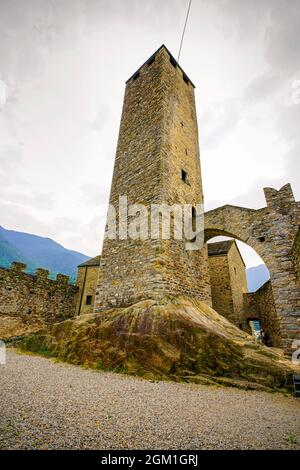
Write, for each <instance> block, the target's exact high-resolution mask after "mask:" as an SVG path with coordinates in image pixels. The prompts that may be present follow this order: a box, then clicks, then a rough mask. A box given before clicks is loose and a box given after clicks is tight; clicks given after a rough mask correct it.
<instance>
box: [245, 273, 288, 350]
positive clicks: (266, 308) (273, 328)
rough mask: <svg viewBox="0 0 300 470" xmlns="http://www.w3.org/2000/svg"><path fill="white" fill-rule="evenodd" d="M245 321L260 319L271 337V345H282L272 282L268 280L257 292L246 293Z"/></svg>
mask: <svg viewBox="0 0 300 470" xmlns="http://www.w3.org/2000/svg"><path fill="white" fill-rule="evenodd" d="M244 301H245V321H248V320H249V319H258V320H259V321H260V324H261V327H262V328H263V329H264V330H266V331H267V332H268V334H269V337H270V344H269V345H270V346H274V347H278V348H280V347H282V340H281V333H280V323H279V318H278V316H277V313H276V306H275V302H274V295H273V291H272V286H271V282H270V281H268V282H266V283H265V284H264V285H263V286H261V287H260V288H259V289H258V290H257V291H256V292H251V293H249V294H245V296H244Z"/></svg>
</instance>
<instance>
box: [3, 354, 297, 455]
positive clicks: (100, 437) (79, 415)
mask: <svg viewBox="0 0 300 470" xmlns="http://www.w3.org/2000/svg"><path fill="white" fill-rule="evenodd" d="M0 374H1V376H0V377H1V384H0V449H151V448H153V449H191V450H192V449H300V400H299V399H296V398H292V397H285V396H283V395H280V394H277V393H274V394H269V393H265V392H253V391H243V390H238V389H233V388H223V387H222V388H218V387H212V386H204V385H188V384H177V383H169V382H148V381H146V380H142V379H138V378H133V377H128V376H125V375H119V374H113V373H108V372H99V371H93V370H87V369H84V368H82V367H78V366H72V365H68V364H64V363H60V362H54V361H53V360H50V359H45V358H42V357H38V356H28V355H22V354H18V353H16V352H15V351H9V352H8V353H7V364H6V365H5V366H4V365H0Z"/></svg>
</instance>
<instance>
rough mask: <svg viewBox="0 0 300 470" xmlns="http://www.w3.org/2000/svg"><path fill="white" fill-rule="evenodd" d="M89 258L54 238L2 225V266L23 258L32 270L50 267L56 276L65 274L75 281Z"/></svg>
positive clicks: (21, 260) (0, 256)
mask: <svg viewBox="0 0 300 470" xmlns="http://www.w3.org/2000/svg"><path fill="white" fill-rule="evenodd" d="M88 259H89V256H86V255H84V254H82V253H79V252H77V251H72V250H68V249H67V248H64V247H63V246H62V245H59V243H56V242H55V241H53V240H51V238H44V237H39V236H38V235H31V234H29V233H23V232H16V231H14V230H6V229H5V228H3V227H1V226H0V265H1V266H4V267H9V266H10V264H11V262H12V261H20V262H23V263H26V264H27V267H28V268H27V271H28V272H34V271H35V269H36V268H38V267H40V268H45V269H48V270H49V271H50V273H51V276H52V277H53V276H55V275H56V274H57V273H62V274H67V275H68V276H70V277H71V278H72V279H73V280H74V279H75V278H76V272H77V266H78V265H79V264H81V263H83V262H84V261H86V260H88Z"/></svg>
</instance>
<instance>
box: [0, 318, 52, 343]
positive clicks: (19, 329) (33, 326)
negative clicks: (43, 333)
mask: <svg viewBox="0 0 300 470" xmlns="http://www.w3.org/2000/svg"><path fill="white" fill-rule="evenodd" d="M43 325H44V324H43V323H42V322H38V321H36V322H34V321H33V322H25V321H24V319H23V318H18V317H17V316H13V315H1V316H0V340H4V341H9V340H12V339H13V338H17V337H18V336H25V335H28V334H30V333H34V332H36V331H39V330H40V329H41V328H43Z"/></svg>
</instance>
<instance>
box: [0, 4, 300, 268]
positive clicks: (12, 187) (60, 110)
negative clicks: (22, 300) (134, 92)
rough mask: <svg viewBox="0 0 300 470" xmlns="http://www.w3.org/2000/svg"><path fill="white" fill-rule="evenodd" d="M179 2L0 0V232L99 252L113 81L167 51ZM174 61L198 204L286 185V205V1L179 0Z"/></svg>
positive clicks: (293, 73) (294, 176) (298, 14)
mask: <svg viewBox="0 0 300 470" xmlns="http://www.w3.org/2000/svg"><path fill="white" fill-rule="evenodd" d="M187 4H188V1H187V0H164V1H163V2H162V1H161V0H147V1H143V0H139V1H137V0H0V80H1V82H0V85H1V86H0V178H1V185H0V225H2V226H4V227H5V228H9V229H15V230H20V231H25V232H30V233H35V234H38V235H42V236H47V237H50V238H53V239H54V240H56V241H58V242H59V243H61V244H63V245H64V246H65V247H67V248H70V249H75V250H78V251H81V252H83V253H85V254H87V255H91V256H94V255H95V254H97V253H98V252H99V251H100V248H101V243H102V237H103V232H104V224H105V214H106V210H107V204H108V197H109V189H110V183H111V177H112V170H113V162H114V154H115V149H116V144H117V135H118V128H119V122H120V115H121V107H122V100H123V93H124V86H125V85H124V83H125V80H126V79H127V78H129V76H131V75H132V73H133V72H135V70H136V69H137V68H138V67H139V66H140V65H141V64H142V63H143V62H144V61H145V60H146V59H147V58H148V57H149V56H150V55H151V54H152V53H153V52H154V51H155V50H156V49H157V48H158V47H159V46H160V45H161V44H162V43H164V44H165V45H166V46H167V47H168V48H169V49H170V51H171V52H172V53H173V55H174V56H177V53H178V47H179V42H180V36H181V32H182V28H183V24H184V19H185V13H186V9H187ZM180 63H181V65H182V67H183V69H184V70H185V72H186V73H187V74H188V76H189V77H190V78H191V80H192V81H193V82H194V83H195V85H196V90H195V91H196V104H197V115H198V125H199V134H200V151H201V163H202V173H203V185H204V193H205V202H206V209H211V208H214V207H217V206H219V205H223V204H227V203H230V204H235V205H241V206H247V207H252V208H259V207H262V206H264V197H263V191H262V188H263V187H264V186H274V187H276V188H277V189H278V188H279V187H281V186H282V185H283V184H285V183H286V182H291V183H292V185H293V189H294V193H295V196H296V198H297V199H300V178H299V174H300V163H299V161H300V99H299V98H300V93H298V90H297V88H293V87H297V86H300V1H299V0H193V2H192V7H191V11H190V18H189V22H188V25H187V30H186V36H185V40H184V45H183V49H182V55H181V60H180ZM4 84H5V85H4ZM4 88H5V89H6V93H5V94H6V99H3V96H4V93H3V89H4ZM1 90H2V91H1ZM244 254H245V258H246V262H247V264H248V265H251V264H257V263H258V260H257V258H255V257H254V256H252V255H251V253H249V251H245V252H244Z"/></svg>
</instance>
